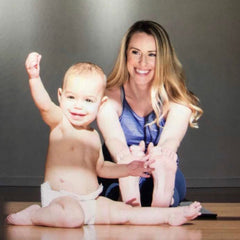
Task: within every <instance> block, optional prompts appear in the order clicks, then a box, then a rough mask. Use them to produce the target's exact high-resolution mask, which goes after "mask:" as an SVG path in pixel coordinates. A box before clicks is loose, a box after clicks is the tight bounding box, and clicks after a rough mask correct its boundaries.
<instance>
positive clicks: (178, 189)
mask: <svg viewBox="0 0 240 240" xmlns="http://www.w3.org/2000/svg"><path fill="white" fill-rule="evenodd" d="M140 191H141V203H142V206H151V203H152V194H153V179H152V178H141V180H140ZM185 195H186V182H185V178H184V175H183V173H182V171H181V170H180V169H179V168H177V172H176V176H175V187H174V193H173V202H172V204H171V206H173V207H176V206H178V205H179V203H180V202H181V201H182V200H183V199H184V198H185Z"/></svg>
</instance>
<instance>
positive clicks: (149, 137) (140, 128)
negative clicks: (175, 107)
mask: <svg viewBox="0 0 240 240" xmlns="http://www.w3.org/2000/svg"><path fill="white" fill-rule="evenodd" d="M121 94H122V107H123V109H122V114H121V116H120V117H119V121H120V123H121V126H122V129H123V131H124V134H125V137H126V140H127V144H128V146H131V145H133V144H134V145H138V144H139V142H140V141H142V140H143V141H144V142H145V144H146V147H147V146H148V144H149V143H150V142H152V143H153V144H154V145H157V144H158V141H159V138H160V135H161V132H162V130H163V126H164V124H165V120H164V119H161V120H160V123H159V125H160V127H158V126H157V125H156V124H151V125H148V126H146V124H148V123H151V122H152V121H153V120H154V119H155V113H154V111H152V112H151V113H149V114H148V115H147V116H145V117H139V116H138V115H137V114H136V113H135V112H134V111H133V110H132V109H131V107H130V105H129V104H128V102H127V100H126V98H125V92H124V88H123V87H122V88H121Z"/></svg>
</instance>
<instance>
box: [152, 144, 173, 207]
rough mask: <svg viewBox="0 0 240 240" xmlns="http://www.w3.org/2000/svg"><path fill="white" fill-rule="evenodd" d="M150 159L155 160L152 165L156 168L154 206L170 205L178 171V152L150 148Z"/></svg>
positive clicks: (154, 172) (153, 173) (154, 174)
mask: <svg viewBox="0 0 240 240" xmlns="http://www.w3.org/2000/svg"><path fill="white" fill-rule="evenodd" d="M149 156H150V158H149V159H150V160H153V159H154V160H155V162H154V163H152V164H151V167H153V168H155V170H154V171H153V172H152V176H153V184H154V188H153V197H152V207H169V206H170V205H171V204H172V203H173V202H172V197H173V193H174V186H175V176H176V171H177V162H176V161H177V154H176V153H174V152H172V151H169V150H168V149H162V148H161V147H154V148H152V149H150V153H149Z"/></svg>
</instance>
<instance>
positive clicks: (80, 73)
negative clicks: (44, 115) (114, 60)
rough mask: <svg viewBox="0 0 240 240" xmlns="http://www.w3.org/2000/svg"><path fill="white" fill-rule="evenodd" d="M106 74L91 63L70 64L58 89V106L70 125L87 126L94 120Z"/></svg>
mask: <svg viewBox="0 0 240 240" xmlns="http://www.w3.org/2000/svg"><path fill="white" fill-rule="evenodd" d="M105 88H106V76H105V74H104V72H103V70H102V69H101V68H100V67H98V66H97V65H95V64H93V63H77V64H75V65H73V66H71V67H70V68H69V69H68V70H67V72H66V74H65V76H64V80H63V86H62V88H60V89H59V90H58V99H59V103H60V107H61V108H62V110H63V112H64V114H65V116H66V117H67V119H68V120H69V121H70V123H71V124H72V125H74V126H75V127H80V128H87V127H88V126H89V124H90V123H91V122H92V121H94V120H95V118H96V116H97V113H98V109H99V107H100V105H101V104H102V103H103V101H104V100H105V99H106V98H105V97H104V92H105Z"/></svg>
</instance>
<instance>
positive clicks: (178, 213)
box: [167, 202, 202, 226]
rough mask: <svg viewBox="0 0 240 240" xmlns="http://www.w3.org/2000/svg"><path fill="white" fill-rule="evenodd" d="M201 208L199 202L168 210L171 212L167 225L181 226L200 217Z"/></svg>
mask: <svg viewBox="0 0 240 240" xmlns="http://www.w3.org/2000/svg"><path fill="white" fill-rule="evenodd" d="M201 208H202V206H201V204H200V203H199V202H193V203H192V204H191V205H189V206H184V207H175V208H169V210H170V211H171V212H170V213H169V217H168V220H167V223H168V224H170V225H172V226H178V225H182V224H184V223H185V222H187V221H190V220H193V219H194V218H196V217H198V216H200V215H201V213H200V210H201Z"/></svg>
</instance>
